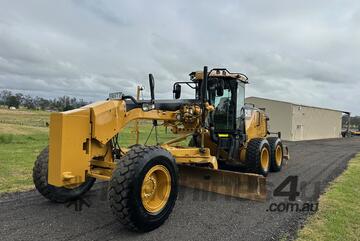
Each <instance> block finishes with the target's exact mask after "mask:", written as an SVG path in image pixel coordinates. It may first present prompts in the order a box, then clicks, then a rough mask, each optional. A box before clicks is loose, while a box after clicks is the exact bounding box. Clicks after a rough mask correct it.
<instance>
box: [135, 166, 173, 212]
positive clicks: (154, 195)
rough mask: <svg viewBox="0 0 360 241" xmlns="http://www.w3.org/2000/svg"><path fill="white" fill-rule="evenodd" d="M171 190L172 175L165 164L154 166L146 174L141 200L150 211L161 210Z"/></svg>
mask: <svg viewBox="0 0 360 241" xmlns="http://www.w3.org/2000/svg"><path fill="white" fill-rule="evenodd" d="M170 191H171V177H170V173H169V171H168V169H167V168H166V167H164V166H163V165H156V166H153V167H152V168H151V169H150V170H149V171H148V172H147V173H146V175H145V178H144V180H143V183H142V187H141V201H142V204H143V206H144V208H145V209H146V210H147V211H148V212H150V213H158V212H160V211H161V210H162V209H163V208H164V207H165V205H166V203H167V201H168V199H169V196H170Z"/></svg>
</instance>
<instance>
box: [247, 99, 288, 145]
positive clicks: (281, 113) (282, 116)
mask: <svg viewBox="0 0 360 241" xmlns="http://www.w3.org/2000/svg"><path fill="white" fill-rule="evenodd" d="M245 102H246V103H251V104H254V105H255V107H257V108H265V112H266V114H267V115H268V116H269V118H270V120H269V130H270V132H279V131H280V132H281V138H282V139H283V140H291V139H292V137H291V131H292V104H291V103H286V102H280V101H274V100H266V99H261V98H256V97H248V98H246V100H245Z"/></svg>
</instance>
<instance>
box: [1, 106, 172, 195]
mask: <svg viewBox="0 0 360 241" xmlns="http://www.w3.org/2000/svg"><path fill="white" fill-rule="evenodd" d="M49 115H50V113H49V112H44V111H27V110H8V109H0V170H1V171H0V193H1V192H12V191H21V190H26V189H30V188H32V187H33V184H32V177H31V175H32V167H33V163H34V161H35V159H36V157H37V155H38V154H39V152H40V151H41V150H42V149H43V148H45V147H46V146H47V143H48V127H46V122H48V121H49ZM133 126H134V125H133V124H131V123H130V124H129V126H128V127H127V128H125V129H124V130H123V131H122V132H121V134H120V135H119V143H120V145H121V146H128V145H131V144H135V140H136V138H135V136H136V135H135V132H134V127H133ZM139 127H140V128H139V130H140V135H139V136H140V143H144V142H145V140H146V139H147V137H148V134H149V132H150V130H151V124H150V123H149V122H141V123H140V125H139ZM158 136H159V141H160V142H163V141H166V140H170V139H171V138H173V137H174V136H175V135H173V134H170V131H169V132H168V133H166V132H165V129H164V128H163V127H159V128H158ZM155 143H156V140H155V132H154V131H153V132H152V135H151V136H150V138H149V140H148V142H147V144H148V145H151V144H155Z"/></svg>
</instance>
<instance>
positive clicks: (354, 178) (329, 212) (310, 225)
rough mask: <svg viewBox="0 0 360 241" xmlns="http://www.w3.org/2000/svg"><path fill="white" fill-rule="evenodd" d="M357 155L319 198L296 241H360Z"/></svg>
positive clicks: (359, 182)
mask: <svg viewBox="0 0 360 241" xmlns="http://www.w3.org/2000/svg"><path fill="white" fill-rule="evenodd" d="M359 173H360V154H358V155H357V156H356V157H355V158H354V159H352V160H351V161H350V162H349V166H348V168H347V170H346V171H345V172H344V173H343V174H342V175H341V176H339V177H338V178H337V179H336V180H335V181H334V182H333V183H332V184H331V185H330V187H329V188H328V190H327V192H326V193H325V194H324V195H323V196H321V197H320V205H319V211H318V212H317V213H316V214H315V215H313V216H311V217H310V218H309V220H308V222H307V223H306V225H305V227H304V228H303V229H302V230H300V231H299V233H298V240H300V241H303V240H349V241H351V240H360V175H359Z"/></svg>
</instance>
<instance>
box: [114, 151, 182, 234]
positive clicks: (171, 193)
mask: <svg viewBox="0 0 360 241" xmlns="http://www.w3.org/2000/svg"><path fill="white" fill-rule="evenodd" d="M177 194H178V169H177V166H176V162H175V159H174V157H173V156H172V155H171V153H170V152H168V151H167V150H165V149H163V148H161V147H159V146H136V147H134V148H132V149H131V150H130V151H129V152H128V153H127V154H126V155H125V156H124V157H122V158H121V159H120V160H119V162H118V164H117V167H116V169H115V170H114V172H113V175H112V177H111V180H110V183H109V203H110V207H111V209H112V212H113V214H114V215H115V216H116V217H117V219H118V220H119V221H120V222H121V223H122V224H123V225H124V226H125V227H126V228H128V229H130V230H132V231H140V232H148V231H151V230H153V229H156V228H157V227H159V226H160V225H162V224H163V223H164V222H165V220H166V219H167V218H168V217H169V215H170V213H171V212H172V209H173V207H174V205H175V201H176V199H177Z"/></svg>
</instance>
